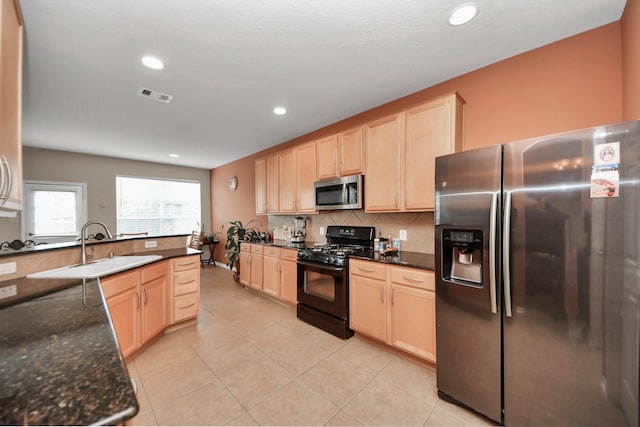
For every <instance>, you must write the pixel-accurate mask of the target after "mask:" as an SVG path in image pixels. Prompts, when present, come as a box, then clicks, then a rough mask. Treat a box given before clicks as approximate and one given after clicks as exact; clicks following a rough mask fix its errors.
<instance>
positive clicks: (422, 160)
mask: <svg viewBox="0 0 640 427" xmlns="http://www.w3.org/2000/svg"><path fill="white" fill-rule="evenodd" d="M461 114H462V108H461V104H460V101H459V98H458V97H457V95H456V94H452V95H448V96H445V97H442V98H439V99H437V100H434V101H431V102H428V103H426V104H422V105H419V106H417V107H414V108H412V109H410V110H407V111H406V112H405V155H404V165H405V166H404V179H405V193H404V200H403V206H402V207H403V209H405V210H422V211H424V210H432V209H434V208H435V165H436V163H435V158H436V157H438V156H442V155H445V154H450V153H453V152H455V151H456V148H457V149H460V148H461V137H462V129H461V124H462V121H461V120H457V117H456V116H457V115H461ZM457 125H460V129H458V128H457Z"/></svg>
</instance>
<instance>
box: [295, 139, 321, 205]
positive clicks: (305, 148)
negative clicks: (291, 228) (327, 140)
mask: <svg viewBox="0 0 640 427" xmlns="http://www.w3.org/2000/svg"><path fill="white" fill-rule="evenodd" d="M295 151H296V156H295V158H296V180H295V183H296V212H298V213H315V212H316V200H315V195H314V188H313V183H314V182H315V180H316V143H315V142H311V143H308V144H303V145H300V146H298V147H296V150H295Z"/></svg>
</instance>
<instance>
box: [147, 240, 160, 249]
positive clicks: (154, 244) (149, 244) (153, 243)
mask: <svg viewBox="0 0 640 427" xmlns="http://www.w3.org/2000/svg"><path fill="white" fill-rule="evenodd" d="M144 247H145V248H157V247H158V242H156V241H155V240H150V241H148V242H144Z"/></svg>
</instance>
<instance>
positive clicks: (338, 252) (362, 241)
mask: <svg viewBox="0 0 640 427" xmlns="http://www.w3.org/2000/svg"><path fill="white" fill-rule="evenodd" d="M374 233H375V228H373V227H347V226H331V225H330V226H329V227H328V228H327V243H326V244H320V245H318V244H316V245H315V246H313V247H310V248H305V249H300V250H298V259H299V260H301V261H305V262H313V263H316V264H325V265H330V266H334V267H343V266H345V265H346V258H347V257H348V256H349V255H352V254H354V253H356V252H359V251H363V250H369V249H371V248H373V236H374Z"/></svg>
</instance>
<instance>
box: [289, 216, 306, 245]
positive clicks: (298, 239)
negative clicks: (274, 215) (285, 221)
mask: <svg viewBox="0 0 640 427" xmlns="http://www.w3.org/2000/svg"><path fill="white" fill-rule="evenodd" d="M306 237H307V220H306V219H304V218H303V217H301V216H297V217H295V218H293V233H292V234H291V243H304V239H305V238H306Z"/></svg>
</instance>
